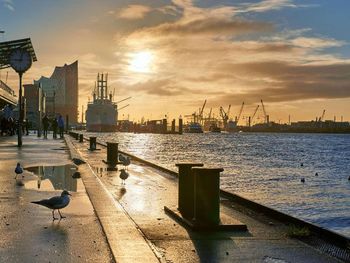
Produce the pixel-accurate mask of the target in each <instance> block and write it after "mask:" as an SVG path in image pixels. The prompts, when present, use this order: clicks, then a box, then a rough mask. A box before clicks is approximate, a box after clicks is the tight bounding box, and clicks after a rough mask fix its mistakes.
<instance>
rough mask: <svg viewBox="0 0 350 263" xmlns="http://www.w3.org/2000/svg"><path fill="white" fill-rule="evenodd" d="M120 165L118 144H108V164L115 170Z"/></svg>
mask: <svg viewBox="0 0 350 263" xmlns="http://www.w3.org/2000/svg"><path fill="white" fill-rule="evenodd" d="M117 163H118V143H115V142H107V164H108V167H111V168H114V167H115V166H116V165H117Z"/></svg>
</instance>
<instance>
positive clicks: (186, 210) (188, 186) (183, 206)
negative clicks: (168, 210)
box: [176, 163, 203, 220]
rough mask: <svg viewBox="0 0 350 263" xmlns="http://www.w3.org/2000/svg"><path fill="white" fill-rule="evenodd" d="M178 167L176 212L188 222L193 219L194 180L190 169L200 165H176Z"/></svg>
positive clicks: (200, 164)
mask: <svg viewBox="0 0 350 263" xmlns="http://www.w3.org/2000/svg"><path fill="white" fill-rule="evenodd" d="M176 166H177V167H179V192H178V205H179V207H178V210H179V211H180V213H181V215H182V216H183V217H184V218H186V219H189V220H192V219H193V217H194V206H193V205H194V178H193V174H192V170H191V168H192V167H201V166H203V164H202V163H177V164H176Z"/></svg>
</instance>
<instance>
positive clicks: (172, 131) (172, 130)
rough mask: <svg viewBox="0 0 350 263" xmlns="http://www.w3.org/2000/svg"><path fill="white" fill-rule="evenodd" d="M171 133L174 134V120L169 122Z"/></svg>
mask: <svg viewBox="0 0 350 263" xmlns="http://www.w3.org/2000/svg"><path fill="white" fill-rule="evenodd" d="M171 133H175V119H173V120H172V122H171Z"/></svg>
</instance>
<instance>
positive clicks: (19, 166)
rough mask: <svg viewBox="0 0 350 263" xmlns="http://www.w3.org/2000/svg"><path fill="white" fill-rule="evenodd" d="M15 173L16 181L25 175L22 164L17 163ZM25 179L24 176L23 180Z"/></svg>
mask: <svg viewBox="0 0 350 263" xmlns="http://www.w3.org/2000/svg"><path fill="white" fill-rule="evenodd" d="M15 173H16V176H15V179H17V175H19V174H23V168H22V167H21V164H20V163H17V165H16V169H15ZM23 177H24V175H22V178H23Z"/></svg>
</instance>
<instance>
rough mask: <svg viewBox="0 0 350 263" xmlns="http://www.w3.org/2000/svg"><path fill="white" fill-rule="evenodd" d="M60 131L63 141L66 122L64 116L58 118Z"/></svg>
mask: <svg viewBox="0 0 350 263" xmlns="http://www.w3.org/2000/svg"><path fill="white" fill-rule="evenodd" d="M57 122H58V129H59V131H60V139H63V131H64V120H63V117H62V115H61V114H60V116H58V121H57Z"/></svg>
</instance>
